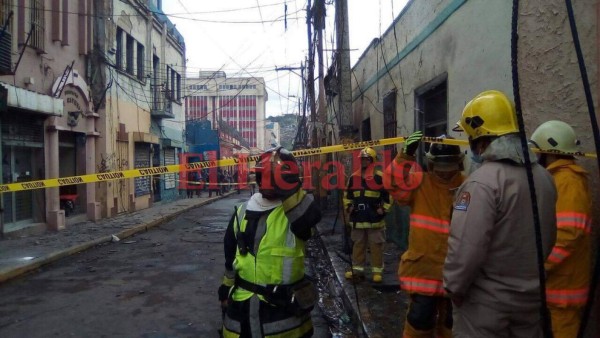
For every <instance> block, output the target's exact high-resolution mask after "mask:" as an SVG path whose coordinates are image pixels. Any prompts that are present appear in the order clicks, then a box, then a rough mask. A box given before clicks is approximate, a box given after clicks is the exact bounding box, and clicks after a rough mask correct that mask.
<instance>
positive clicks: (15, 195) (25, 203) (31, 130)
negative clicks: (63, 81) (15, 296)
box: [0, 83, 63, 233]
mask: <svg viewBox="0 0 600 338" xmlns="http://www.w3.org/2000/svg"><path fill="white" fill-rule="evenodd" d="M0 87H2V92H4V93H5V94H6V99H5V100H4V99H3V100H2V101H4V102H5V108H3V109H0V158H2V167H1V170H0V171H1V175H0V176H1V177H2V183H3V184H4V183H17V182H28V181H34V180H41V179H44V178H46V175H47V167H46V160H47V155H46V153H45V147H46V145H47V143H46V139H45V134H44V133H45V131H44V127H45V123H46V122H47V121H48V120H49V119H52V118H54V117H57V116H60V115H62V114H63V102H62V100H60V99H56V98H52V97H50V96H48V95H42V94H39V93H36V92H33V91H29V90H26V89H22V88H18V87H14V86H12V85H9V84H6V83H0ZM0 204H1V205H0V207H1V208H0V212H1V213H2V215H1V216H0V218H1V221H2V222H1V227H0V228H1V229H0V231H2V232H4V233H7V232H12V231H17V230H20V229H23V228H27V227H30V226H34V225H36V224H42V225H43V223H46V222H48V219H47V213H46V211H47V210H48V208H47V196H46V190H42V189H38V190H26V191H18V192H11V193H3V194H2V198H1V199H0Z"/></svg>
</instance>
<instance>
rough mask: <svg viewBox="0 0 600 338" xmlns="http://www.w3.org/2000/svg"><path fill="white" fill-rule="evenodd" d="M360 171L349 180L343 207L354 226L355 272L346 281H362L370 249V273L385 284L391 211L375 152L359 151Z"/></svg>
mask: <svg viewBox="0 0 600 338" xmlns="http://www.w3.org/2000/svg"><path fill="white" fill-rule="evenodd" d="M359 159H360V161H361V169H360V170H358V171H356V172H354V173H353V174H352V176H351V177H350V179H349V180H348V186H347V189H346V192H345V195H344V207H345V210H346V212H348V214H349V216H350V225H351V226H352V230H351V234H350V237H351V239H352V241H353V242H354V246H353V248H352V268H351V269H350V270H349V271H347V272H346V275H345V276H346V278H347V279H350V280H355V281H357V280H360V279H362V278H363V277H364V273H365V265H366V251H367V245H368V247H369V250H370V252H371V260H370V263H371V272H372V279H373V282H375V283H380V282H381V281H382V274H383V248H384V245H385V220H384V217H385V213H386V212H387V211H388V210H389V208H390V207H391V204H390V197H389V194H388V192H387V191H386V190H385V189H384V188H383V177H382V172H381V171H380V170H379V169H376V168H375V162H376V161H377V152H376V151H375V149H373V148H369V147H367V148H364V149H362V150H361V151H360V154H359Z"/></svg>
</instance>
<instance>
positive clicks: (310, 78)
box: [306, 0, 319, 148]
mask: <svg viewBox="0 0 600 338" xmlns="http://www.w3.org/2000/svg"><path fill="white" fill-rule="evenodd" d="M312 16H313V10H312V7H311V0H308V3H307V5H306V30H307V33H308V65H307V68H308V74H307V77H306V93H307V98H308V102H309V107H310V122H311V125H312V133H311V138H310V142H311V145H312V147H313V148H316V147H318V146H319V142H318V141H317V107H316V103H315V53H314V46H313V43H312V40H313V37H312V22H311V19H312Z"/></svg>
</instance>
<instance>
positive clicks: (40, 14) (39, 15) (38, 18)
mask: <svg viewBox="0 0 600 338" xmlns="http://www.w3.org/2000/svg"><path fill="white" fill-rule="evenodd" d="M30 18H31V28H32V29H33V31H32V32H31V39H30V40H29V41H30V46H31V47H33V48H36V49H37V50H38V51H43V50H44V26H45V25H44V1H43V0H31V9H30Z"/></svg>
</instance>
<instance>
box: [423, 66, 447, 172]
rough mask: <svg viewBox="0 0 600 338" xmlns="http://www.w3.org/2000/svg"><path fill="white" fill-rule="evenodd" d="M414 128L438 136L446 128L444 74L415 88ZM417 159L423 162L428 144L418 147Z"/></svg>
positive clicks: (445, 83) (444, 132)
mask: <svg viewBox="0 0 600 338" xmlns="http://www.w3.org/2000/svg"><path fill="white" fill-rule="evenodd" d="M415 93H416V100H417V102H416V107H417V109H416V112H415V114H416V116H415V121H416V125H415V130H422V131H423V134H424V135H425V136H440V135H443V134H446V133H447V130H448V82H447V81H446V75H443V76H442V77H440V78H438V79H434V80H432V81H431V82H430V83H429V84H426V85H425V86H423V87H421V88H419V89H417V90H416V92H415ZM419 148H420V150H419V159H420V160H421V162H420V163H421V164H424V163H425V162H424V160H423V157H424V154H425V152H427V151H428V150H429V144H428V143H426V144H424V147H419Z"/></svg>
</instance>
